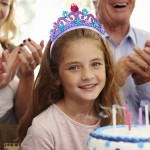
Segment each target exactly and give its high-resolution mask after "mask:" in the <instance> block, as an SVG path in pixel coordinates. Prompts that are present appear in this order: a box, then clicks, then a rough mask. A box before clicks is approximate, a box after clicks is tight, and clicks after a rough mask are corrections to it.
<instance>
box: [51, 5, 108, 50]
mask: <svg viewBox="0 0 150 150" xmlns="http://www.w3.org/2000/svg"><path fill="white" fill-rule="evenodd" d="M79 28H87V29H91V30H94V31H96V32H98V33H99V34H100V35H101V36H102V37H103V38H104V35H105V30H104V27H103V25H102V24H100V23H99V22H98V19H97V18H95V17H94V16H93V15H92V14H89V13H88V10H87V9H85V8H84V9H82V11H79V9H78V6H77V5H76V4H72V5H71V12H70V13H69V12H68V11H63V13H62V17H60V18H58V19H57V22H54V25H53V29H51V30H50V39H51V41H52V44H51V48H50V52H51V50H52V48H53V45H54V43H55V41H56V40H57V39H58V38H59V37H60V36H62V35H63V34H64V33H66V32H69V31H71V30H74V29H79Z"/></svg>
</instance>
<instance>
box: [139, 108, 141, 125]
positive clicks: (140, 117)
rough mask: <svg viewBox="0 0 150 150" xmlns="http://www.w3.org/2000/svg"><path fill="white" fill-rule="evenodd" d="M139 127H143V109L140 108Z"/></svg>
mask: <svg viewBox="0 0 150 150" xmlns="http://www.w3.org/2000/svg"><path fill="white" fill-rule="evenodd" d="M139 126H142V108H141V107H140V108H139Z"/></svg>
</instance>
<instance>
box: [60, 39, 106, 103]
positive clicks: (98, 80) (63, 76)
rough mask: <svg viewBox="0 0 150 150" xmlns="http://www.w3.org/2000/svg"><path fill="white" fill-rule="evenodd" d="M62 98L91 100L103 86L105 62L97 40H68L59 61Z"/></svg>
mask: <svg viewBox="0 0 150 150" xmlns="http://www.w3.org/2000/svg"><path fill="white" fill-rule="evenodd" d="M59 76H60V82H61V84H62V86H63V89H64V99H65V100H66V99H67V100H75V101H80V102H81V101H93V100H95V99H96V98H97V97H98V95H99V93H100V92H101V91H102V89H103V88H104V86H105V82H106V74H105V62H104V55H103V52H102V50H100V48H99V47H98V42H97V41H95V40H91V39H85V38H84V39H80V40H76V41H72V42H68V44H66V46H65V48H64V49H63V50H62V53H61V57H60V61H59Z"/></svg>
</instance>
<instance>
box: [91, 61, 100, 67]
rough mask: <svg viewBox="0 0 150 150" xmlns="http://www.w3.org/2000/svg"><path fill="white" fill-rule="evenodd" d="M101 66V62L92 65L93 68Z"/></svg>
mask: <svg viewBox="0 0 150 150" xmlns="http://www.w3.org/2000/svg"><path fill="white" fill-rule="evenodd" d="M99 65H100V63H99V62H94V63H92V66H93V67H97V66H99Z"/></svg>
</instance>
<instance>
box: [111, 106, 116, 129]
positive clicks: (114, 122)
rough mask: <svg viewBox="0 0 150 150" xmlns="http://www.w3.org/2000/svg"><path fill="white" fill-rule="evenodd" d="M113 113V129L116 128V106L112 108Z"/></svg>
mask: <svg viewBox="0 0 150 150" xmlns="http://www.w3.org/2000/svg"><path fill="white" fill-rule="evenodd" d="M112 112H113V127H114V128H116V108H115V106H114V105H113V108H112Z"/></svg>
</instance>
